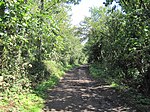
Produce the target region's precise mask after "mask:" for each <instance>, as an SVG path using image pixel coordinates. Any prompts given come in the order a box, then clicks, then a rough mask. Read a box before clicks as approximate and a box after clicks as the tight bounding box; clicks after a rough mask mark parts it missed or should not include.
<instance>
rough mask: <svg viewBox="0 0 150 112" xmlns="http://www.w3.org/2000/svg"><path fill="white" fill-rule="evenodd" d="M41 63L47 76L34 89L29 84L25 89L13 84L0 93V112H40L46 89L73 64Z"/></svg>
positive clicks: (52, 85)
mask: <svg viewBox="0 0 150 112" xmlns="http://www.w3.org/2000/svg"><path fill="white" fill-rule="evenodd" d="M43 63H44V65H45V69H46V70H47V72H48V73H49V78H48V79H46V80H43V81H42V82H40V83H38V84H36V87H35V88H34V89H31V87H30V85H29V87H28V88H26V89H27V90H23V89H22V87H20V86H17V85H14V86H13V87H12V88H11V89H9V90H8V91H5V92H2V93H0V112H7V111H8V112H41V111H42V108H43V107H44V99H45V98H46V97H47V95H46V93H45V92H46V90H48V89H50V88H53V87H54V86H55V85H56V84H57V83H58V81H59V79H60V78H61V77H62V76H63V75H64V73H65V71H67V70H69V69H71V68H72V67H74V66H75V65H67V66H65V67H64V66H62V65H61V64H59V63H56V62H54V61H43ZM26 80H27V79H26ZM29 88H30V89H29Z"/></svg>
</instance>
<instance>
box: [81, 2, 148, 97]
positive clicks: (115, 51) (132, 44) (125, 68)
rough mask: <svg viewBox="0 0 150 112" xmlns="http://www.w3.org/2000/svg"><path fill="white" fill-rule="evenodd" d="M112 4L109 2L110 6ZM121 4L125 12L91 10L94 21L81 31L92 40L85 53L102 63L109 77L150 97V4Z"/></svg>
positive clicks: (89, 19)
mask: <svg viewBox="0 0 150 112" xmlns="http://www.w3.org/2000/svg"><path fill="white" fill-rule="evenodd" d="M111 2H112V1H109V0H107V2H106V5H108V4H110V3H111ZM118 2H119V4H120V6H121V8H122V10H118V9H115V7H113V9H111V8H106V7H105V8H103V7H100V8H92V9H91V17H87V18H85V21H84V22H83V23H81V27H80V29H81V30H85V31H84V32H85V33H86V34H84V36H85V37H84V38H87V40H88V42H87V43H86V46H85V48H84V49H85V51H86V53H87V55H88V56H89V62H90V63H95V62H99V63H100V64H101V65H102V66H103V68H104V70H105V74H106V75H110V76H115V77H116V78H118V77H119V78H120V80H121V81H122V82H123V83H125V84H127V85H129V86H132V87H134V88H136V89H139V90H140V91H142V92H143V93H145V94H147V95H148V93H149V92H150V83H149V82H150V62H149V60H150V44H149V43H150V38H149V37H150V32H149V31H150V26H149V23H150V20H149V16H148V15H149V13H150V11H149V5H150V4H149V2H148V1H147V0H144V2H140V1H138V0H135V1H124V0H120V1H118ZM131 7H132V8H131ZM83 26H86V29H85V27H83ZM81 30H80V31H81ZM81 34H82V32H81Z"/></svg>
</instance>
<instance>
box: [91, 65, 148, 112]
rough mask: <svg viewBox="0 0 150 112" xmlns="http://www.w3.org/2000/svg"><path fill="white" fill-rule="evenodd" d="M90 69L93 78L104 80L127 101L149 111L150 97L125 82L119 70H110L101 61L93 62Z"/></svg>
mask: <svg viewBox="0 0 150 112" xmlns="http://www.w3.org/2000/svg"><path fill="white" fill-rule="evenodd" d="M89 70H90V75H92V77H93V78H95V79H102V80H104V81H105V82H106V83H107V84H109V85H110V86H111V87H112V88H114V89H116V90H117V91H118V92H119V93H120V94H121V95H122V96H124V97H125V98H126V100H127V101H128V102H127V103H130V104H132V105H134V106H135V107H136V108H137V109H138V110H139V111H142V112H143V111H144V112H147V110H148V109H149V108H150V106H149V105H150V97H149V96H146V95H144V94H142V93H140V92H139V91H137V90H136V89H135V88H133V87H132V86H129V85H127V84H124V83H123V82H122V77H121V74H119V73H121V72H120V71H119V70H117V69H116V70H115V69H114V71H109V70H108V69H107V68H105V67H104V65H102V64H99V63H93V64H91V65H90V67H89Z"/></svg>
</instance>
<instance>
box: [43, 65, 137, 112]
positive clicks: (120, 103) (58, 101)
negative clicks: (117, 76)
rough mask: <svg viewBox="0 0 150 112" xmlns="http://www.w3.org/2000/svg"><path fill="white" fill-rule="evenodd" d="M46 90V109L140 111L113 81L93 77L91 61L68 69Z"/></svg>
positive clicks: (62, 111) (46, 111) (60, 111)
mask: <svg viewBox="0 0 150 112" xmlns="http://www.w3.org/2000/svg"><path fill="white" fill-rule="evenodd" d="M47 94H48V98H47V100H46V103H45V108H44V109H43V111H44V112H138V111H137V110H135V109H134V108H132V107H131V106H129V105H128V104H127V103H125V101H124V100H125V99H124V98H121V96H120V94H119V93H118V92H117V91H116V90H115V89H114V88H112V87H111V86H110V85H108V84H107V83H105V82H104V81H103V80H101V81H100V80H94V79H93V78H92V77H91V76H90V75H89V70H88V65H83V66H80V67H78V68H75V69H73V70H71V71H68V72H67V73H66V74H65V75H64V77H63V78H62V79H61V80H60V82H59V84H58V85H57V86H56V87H54V88H53V89H51V90H49V91H48V92H47Z"/></svg>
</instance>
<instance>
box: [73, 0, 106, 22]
mask: <svg viewBox="0 0 150 112" xmlns="http://www.w3.org/2000/svg"><path fill="white" fill-rule="evenodd" d="M103 2H105V0H81V2H80V4H79V5H72V24H73V25H78V24H79V23H80V22H81V21H82V20H84V17H85V16H90V13H89V8H90V7H94V6H95V7H99V6H104V4H103Z"/></svg>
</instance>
